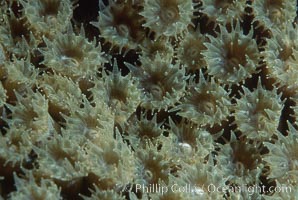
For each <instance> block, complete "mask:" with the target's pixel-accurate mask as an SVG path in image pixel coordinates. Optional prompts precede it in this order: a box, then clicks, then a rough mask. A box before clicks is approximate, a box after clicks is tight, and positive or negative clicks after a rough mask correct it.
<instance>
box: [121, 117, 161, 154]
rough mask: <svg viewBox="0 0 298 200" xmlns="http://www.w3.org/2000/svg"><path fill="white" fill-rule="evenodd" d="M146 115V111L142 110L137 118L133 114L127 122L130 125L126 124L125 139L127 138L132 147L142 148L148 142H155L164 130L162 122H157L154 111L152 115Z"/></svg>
mask: <svg viewBox="0 0 298 200" xmlns="http://www.w3.org/2000/svg"><path fill="white" fill-rule="evenodd" d="M148 115H149V114H148V113H147V112H143V113H141V115H140V117H139V118H138V117H137V116H134V117H133V118H132V119H130V121H129V122H128V123H129V124H131V125H132V126H127V128H126V130H125V133H127V134H126V135H125V139H128V141H129V143H130V144H131V146H132V147H133V148H134V149H138V148H143V147H144V146H145V145H146V144H147V143H148V142H150V143H152V144H156V142H157V141H158V138H159V137H160V136H162V134H163V132H164V129H163V128H162V125H163V122H160V123H158V122H157V115H156V113H155V114H154V115H153V116H148Z"/></svg>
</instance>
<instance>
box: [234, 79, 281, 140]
mask: <svg viewBox="0 0 298 200" xmlns="http://www.w3.org/2000/svg"><path fill="white" fill-rule="evenodd" d="M242 89H243V91H244V92H243V94H242V97H241V98H240V99H236V101H237V103H236V105H235V106H234V109H235V113H234V114H233V115H234V116H235V124H236V125H237V128H238V129H239V130H240V131H241V132H242V134H243V135H242V136H245V137H247V138H249V139H253V140H257V141H264V140H270V139H271V137H272V136H273V135H275V134H276V131H277V128H278V124H279V118H280V115H281V112H282V109H283V107H284V105H283V102H282V101H281V95H278V94H277V90H276V88H274V89H273V90H272V91H269V90H265V89H264V87H263V86H262V83H261V79H259V81H258V86H257V88H256V89H255V90H254V91H250V90H249V89H247V88H245V87H242Z"/></svg>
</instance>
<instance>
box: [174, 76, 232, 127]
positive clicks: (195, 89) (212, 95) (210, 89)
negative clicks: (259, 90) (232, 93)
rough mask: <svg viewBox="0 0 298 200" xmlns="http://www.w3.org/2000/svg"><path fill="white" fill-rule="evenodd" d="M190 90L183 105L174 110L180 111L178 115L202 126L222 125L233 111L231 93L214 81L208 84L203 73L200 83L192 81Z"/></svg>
mask: <svg viewBox="0 0 298 200" xmlns="http://www.w3.org/2000/svg"><path fill="white" fill-rule="evenodd" d="M188 88H189V89H188V90H187V95H186V96H185V97H184V98H183V99H182V100H181V104H180V105H178V106H177V107H176V108H173V109H172V110H179V111H178V113H177V114H178V115H180V116H182V117H185V118H187V119H189V120H191V121H192V122H194V123H196V124H198V125H200V126H205V125H210V126H214V125H215V124H221V122H222V121H223V120H225V119H226V118H227V116H228V115H229V113H230V110H231V102H230V99H229V93H228V92H227V91H225V90H224V88H223V87H222V86H220V85H219V84H217V83H215V81H214V79H211V81H210V82H207V80H205V78H204V76H203V74H202V72H201V73H200V82H199V83H195V82H194V81H193V80H192V81H191V83H190V85H189V87H188Z"/></svg>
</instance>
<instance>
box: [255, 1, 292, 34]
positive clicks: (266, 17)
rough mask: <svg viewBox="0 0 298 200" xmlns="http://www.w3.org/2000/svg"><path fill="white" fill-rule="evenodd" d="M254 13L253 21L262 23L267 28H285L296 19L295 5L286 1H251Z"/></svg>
mask: <svg viewBox="0 0 298 200" xmlns="http://www.w3.org/2000/svg"><path fill="white" fill-rule="evenodd" d="M252 8H253V10H254V13H255V19H254V21H262V22H263V23H264V24H265V25H266V26H269V28H272V27H274V26H275V27H279V28H285V26H286V25H287V24H288V23H292V22H293V21H294V19H295V17H296V3H295V2H294V1H287V0H275V1H273V0H259V1H253V3H252Z"/></svg>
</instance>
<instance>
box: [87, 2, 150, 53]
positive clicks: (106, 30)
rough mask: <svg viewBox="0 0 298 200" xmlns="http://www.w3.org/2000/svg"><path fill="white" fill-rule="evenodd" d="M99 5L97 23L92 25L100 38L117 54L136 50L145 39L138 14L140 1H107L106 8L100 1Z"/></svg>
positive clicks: (140, 17)
mask: <svg viewBox="0 0 298 200" xmlns="http://www.w3.org/2000/svg"><path fill="white" fill-rule="evenodd" d="M99 3H100V5H99V7H100V11H99V18H98V22H93V23H92V24H93V25H94V26H95V27H97V28H98V29H99V31H100V37H103V38H104V39H105V40H106V42H109V43H110V44H111V48H115V47H116V48H118V49H119V52H122V49H123V50H124V52H128V51H129V50H132V49H136V48H137V47H138V43H140V42H141V41H142V40H143V39H144V37H145V30H144V29H143V27H142V21H143V18H142V16H141V15H140V14H139V12H140V10H141V7H142V1H134V0H127V1H117V0H109V5H108V6H105V5H104V4H103V2H101V1H100V2H99Z"/></svg>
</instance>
